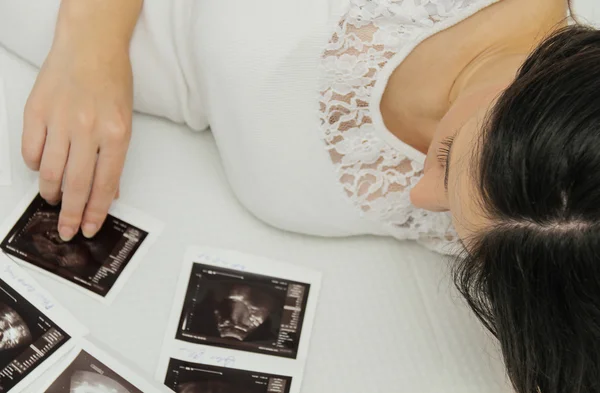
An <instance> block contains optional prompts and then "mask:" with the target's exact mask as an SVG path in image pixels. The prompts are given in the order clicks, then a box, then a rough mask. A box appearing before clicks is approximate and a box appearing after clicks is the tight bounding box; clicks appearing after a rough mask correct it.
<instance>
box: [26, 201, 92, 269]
mask: <svg viewBox="0 0 600 393" xmlns="http://www.w3.org/2000/svg"><path fill="white" fill-rule="evenodd" d="M58 217H59V213H58V212H56V211H37V212H35V213H34V214H33V216H32V217H31V219H30V220H29V222H28V224H27V226H26V227H25V229H24V231H23V236H24V237H26V238H29V239H30V240H31V244H32V246H33V247H34V248H35V250H36V251H37V252H38V253H39V254H40V256H41V257H42V258H44V259H45V260H47V261H52V262H54V263H56V264H57V265H58V266H61V267H66V268H78V267H84V266H86V265H89V264H98V265H100V264H101V263H102V261H103V259H102V258H103V255H102V254H103V253H104V251H103V250H102V249H101V248H100V247H99V246H98V245H97V244H95V242H93V241H92V240H87V239H85V238H83V237H82V236H76V237H75V238H74V239H73V240H71V241H70V242H64V241H63V240H62V239H61V238H60V236H59V234H58Z"/></svg>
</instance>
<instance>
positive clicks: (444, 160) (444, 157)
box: [437, 136, 454, 188]
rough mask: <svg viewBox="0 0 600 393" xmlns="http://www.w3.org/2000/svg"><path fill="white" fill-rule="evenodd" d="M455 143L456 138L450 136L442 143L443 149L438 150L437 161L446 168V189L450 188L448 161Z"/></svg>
mask: <svg viewBox="0 0 600 393" xmlns="http://www.w3.org/2000/svg"><path fill="white" fill-rule="evenodd" d="M453 142H454V136H449V137H447V138H445V139H444V140H443V141H442V142H441V145H442V146H441V147H440V148H439V149H438V154H437V159H438V161H439V163H440V164H441V165H442V166H443V167H444V168H445V173H444V187H445V188H448V169H449V168H448V159H449V158H450V148H451V147H452V143H453Z"/></svg>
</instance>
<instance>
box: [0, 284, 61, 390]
mask: <svg viewBox="0 0 600 393" xmlns="http://www.w3.org/2000/svg"><path fill="white" fill-rule="evenodd" d="M69 339H70V337H69V336H68V335H67V334H66V333H65V332H64V331H63V330H62V329H61V328H59V327H58V326H56V325H55V324H54V322H52V321H51V320H50V319H49V318H48V317H46V316H45V315H44V314H43V313H42V312H40V311H39V310H38V309H37V308H36V307H34V306H33V305H32V304H31V303H29V302H28V301H27V300H25V298H23V297H22V296H21V295H19V294H18V293H17V292H16V291H15V290H14V289H12V288H11V287H10V286H9V285H8V284H7V283H6V282H4V281H2V280H0V392H2V393H5V392H9V391H10V390H11V389H12V388H13V387H15V386H16V385H17V384H18V383H19V382H21V381H22V380H23V379H24V378H26V377H27V375H29V374H30V373H31V372H32V371H33V370H35V368H36V367H38V366H39V365H40V364H42V362H44V361H45V360H47V359H48V358H49V357H50V356H51V355H52V354H53V353H54V352H55V351H56V350H58V349H59V348H60V347H61V346H62V345H63V344H65V343H66V342H67V341H68V340H69Z"/></svg>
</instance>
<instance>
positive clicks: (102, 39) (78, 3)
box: [55, 0, 143, 50]
mask: <svg viewBox="0 0 600 393" xmlns="http://www.w3.org/2000/svg"><path fill="white" fill-rule="evenodd" d="M142 4H143V0H62V3H61V7H60V12H59V16H58V23H57V27H56V35H55V44H63V43H67V44H71V45H72V44H74V43H75V44H80V45H90V49H96V50H98V49H99V50H102V49H103V48H119V49H120V48H128V47H129V42H130V41H131V36H132V34H133V30H134V28H135V25H136V23H137V20H138V17H139V15H140V11H141V9H142ZM78 46H79V45H78Z"/></svg>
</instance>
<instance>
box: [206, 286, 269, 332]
mask: <svg viewBox="0 0 600 393" xmlns="http://www.w3.org/2000/svg"><path fill="white" fill-rule="evenodd" d="M221 296H222V298H221V299H220V300H218V303H217V307H216V308H215V310H214V313H215V318H216V322H217V330H218V331H219V335H220V336H221V337H222V338H231V339H235V340H239V341H244V340H246V338H247V337H248V336H249V335H250V334H251V333H253V332H254V331H255V330H256V329H258V327H260V326H261V325H262V324H263V323H264V322H265V320H266V319H267V318H268V317H269V315H270V314H271V312H272V311H273V309H274V308H275V306H276V305H277V302H276V301H275V298H274V297H273V296H271V295H270V294H269V293H267V292H265V291H263V290H261V289H260V288H258V287H251V286H248V285H243V284H233V285H230V286H227V287H226V288H225V291H224V292H222V293H221Z"/></svg>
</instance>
